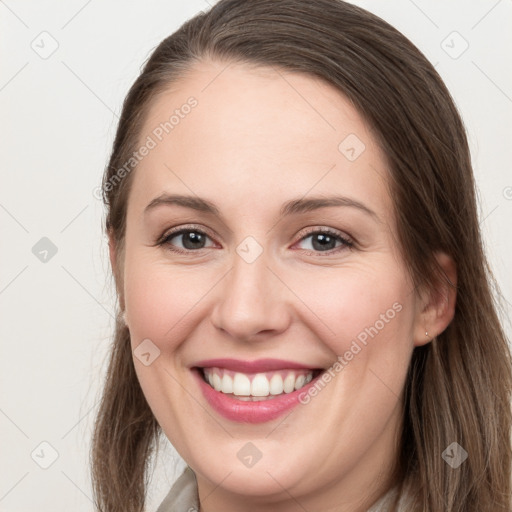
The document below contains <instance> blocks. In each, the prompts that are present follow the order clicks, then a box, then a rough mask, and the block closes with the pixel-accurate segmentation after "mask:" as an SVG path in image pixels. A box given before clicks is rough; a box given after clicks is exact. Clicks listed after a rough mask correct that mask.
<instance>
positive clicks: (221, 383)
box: [203, 368, 313, 401]
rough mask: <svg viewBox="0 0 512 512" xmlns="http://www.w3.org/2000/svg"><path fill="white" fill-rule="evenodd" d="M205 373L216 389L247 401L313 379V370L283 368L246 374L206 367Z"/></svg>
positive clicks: (303, 384) (286, 390)
mask: <svg viewBox="0 0 512 512" xmlns="http://www.w3.org/2000/svg"><path fill="white" fill-rule="evenodd" d="M203 373H204V376H205V380H206V381H207V382H208V383H209V384H210V386H211V387H212V388H214V389H215V390H216V391H220V392H222V393H225V394H233V395H235V396H236V397H237V398H239V399H240V400H245V401H247V400H249V401H257V400H258V399H259V400H261V399H265V398H266V397H268V398H274V397H275V396H277V395H281V394H283V393H291V392H292V391H295V390H297V389H300V388H302V387H303V386H305V385H306V384H308V383H309V382H311V380H312V379H313V371H312V370H310V371H307V370H281V371H277V372H266V373H257V374H248V375H246V374H245V373H239V372H232V371H229V370H225V369H223V368H204V369H203Z"/></svg>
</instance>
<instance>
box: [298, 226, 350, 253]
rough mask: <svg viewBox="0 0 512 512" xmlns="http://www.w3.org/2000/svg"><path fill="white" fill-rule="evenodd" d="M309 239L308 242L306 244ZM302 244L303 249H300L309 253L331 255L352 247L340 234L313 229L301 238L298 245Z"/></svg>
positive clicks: (327, 230) (328, 230)
mask: <svg viewBox="0 0 512 512" xmlns="http://www.w3.org/2000/svg"><path fill="white" fill-rule="evenodd" d="M308 239H309V242H308ZM300 243H302V244H303V245H305V247H302V249H304V250H306V251H307V252H309V253H312V254H314V253H318V252H324V253H328V254H332V253H333V252H334V253H337V252H339V251H340V250H344V249H346V248H350V247H353V243H352V242H351V241H350V240H348V239H347V238H345V237H344V236H342V235H341V234H340V233H337V232H336V231H333V230H330V229H315V230H314V231H310V232H309V233H308V234H307V235H306V236H304V237H303V238H301V240H300V242H299V244H300Z"/></svg>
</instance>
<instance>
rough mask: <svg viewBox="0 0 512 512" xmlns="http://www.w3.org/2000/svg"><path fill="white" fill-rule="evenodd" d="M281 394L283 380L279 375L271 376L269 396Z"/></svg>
mask: <svg viewBox="0 0 512 512" xmlns="http://www.w3.org/2000/svg"><path fill="white" fill-rule="evenodd" d="M282 392H283V378H282V377H281V375H273V376H272V378H271V379H270V394H271V395H280V394H281V393H282Z"/></svg>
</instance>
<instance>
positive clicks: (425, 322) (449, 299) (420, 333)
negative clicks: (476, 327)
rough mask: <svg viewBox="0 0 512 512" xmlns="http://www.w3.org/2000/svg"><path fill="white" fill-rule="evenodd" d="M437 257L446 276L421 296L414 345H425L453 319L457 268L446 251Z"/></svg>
mask: <svg viewBox="0 0 512 512" xmlns="http://www.w3.org/2000/svg"><path fill="white" fill-rule="evenodd" d="M436 259H437V261H438V263H439V266H440V267H441V269H442V272H443V274H444V276H442V277H441V279H438V280H437V281H436V284H435V285H434V286H433V288H431V289H430V290H427V291H425V292H424V293H423V294H421V296H420V297H419V300H418V304H417V312H416V322H415V327H414V345H415V346H420V345H425V344H426V343H429V342H430V341H432V339H433V338H435V337H436V336H438V335H439V334H441V333H442V332H443V331H444V330H445V329H446V328H447V327H448V325H449V324H450V322H451V321H452V320H453V316H454V315H455V301H456V298H457V289H456V286H457V268H456V265H455V262H454V261H453V259H452V258H451V257H450V256H448V255H447V254H445V253H437V254H436Z"/></svg>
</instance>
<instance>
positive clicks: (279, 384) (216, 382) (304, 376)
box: [191, 359, 325, 423]
mask: <svg viewBox="0 0 512 512" xmlns="http://www.w3.org/2000/svg"><path fill="white" fill-rule="evenodd" d="M191 370H192V372H193V374H194V375H195V377H196V380H197V382H198V384H199V387H200V389H201V391H202V393H203V396H204V397H205V399H206V401H207V403H208V404H209V405H210V406H211V408H212V409H213V410H214V411H215V412H217V413H219V414H220V415H222V416H224V417H225V418H227V419H228V420H231V421H234V422H242V423H261V422H266V421H270V420H273V419H276V418H277V417H279V416H281V415H282V414H284V413H285V412H286V411H289V410H290V409H292V408H294V407H296V406H298V405H299V404H300V403H302V402H301V400H300V398H301V395H303V394H304V393H307V391H308V388H309V387H311V386H313V385H315V384H316V381H317V380H318V379H319V378H320V376H321V374H322V373H323V372H324V371H325V369H324V368H308V367H305V365H302V364H300V363H295V362H291V361H281V360H276V359H265V360H263V359H262V360H258V361H240V360H235V359H215V360H213V359H212V360H209V361H203V362H198V363H196V364H195V365H194V366H193V367H191Z"/></svg>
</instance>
